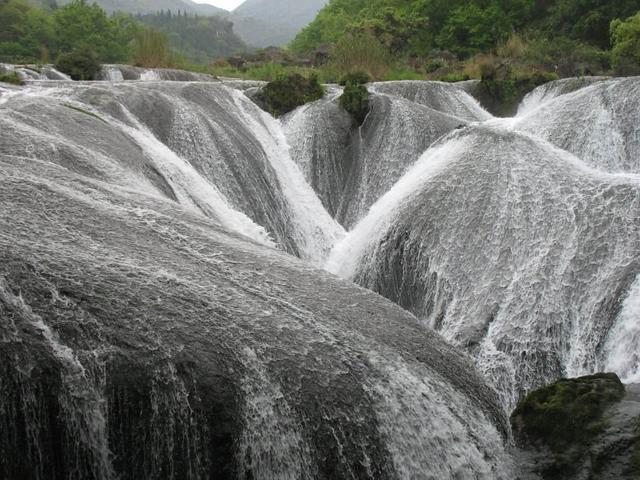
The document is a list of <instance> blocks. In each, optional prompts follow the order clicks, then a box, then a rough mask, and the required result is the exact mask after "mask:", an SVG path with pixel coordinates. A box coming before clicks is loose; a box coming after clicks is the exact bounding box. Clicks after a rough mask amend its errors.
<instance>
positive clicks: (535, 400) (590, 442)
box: [511, 373, 640, 480]
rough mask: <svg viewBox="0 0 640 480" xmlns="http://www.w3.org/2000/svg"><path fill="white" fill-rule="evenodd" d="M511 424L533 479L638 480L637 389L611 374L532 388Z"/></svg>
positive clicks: (639, 405)
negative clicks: (538, 477)
mask: <svg viewBox="0 0 640 480" xmlns="http://www.w3.org/2000/svg"><path fill="white" fill-rule="evenodd" d="M511 423H512V427H513V433H514V438H515V440H516V443H517V445H518V446H519V447H520V448H521V449H522V450H523V454H522V455H523V461H522V462H521V464H522V465H525V470H530V472H529V473H530V474H532V475H540V476H541V477H542V478H543V479H544V480H587V479H602V480H614V479H615V480H625V479H628V480H631V479H637V478H639V475H640V385H629V386H627V388H626V389H625V386H624V385H623V384H622V383H621V382H620V379H619V378H618V377H617V376H616V375H615V374H613V373H608V374H597V375H592V376H588V377H581V378H576V379H562V380H559V381H557V382H555V383H553V384H551V385H548V386H546V387H544V388H541V389H539V390H535V391H533V392H532V393H530V394H529V395H528V396H527V397H526V398H525V399H524V400H523V401H522V402H520V404H519V405H518V407H517V408H516V410H515V411H514V413H513V415H512V417H511ZM525 478H526V477H525ZM532 478H534V477H532Z"/></svg>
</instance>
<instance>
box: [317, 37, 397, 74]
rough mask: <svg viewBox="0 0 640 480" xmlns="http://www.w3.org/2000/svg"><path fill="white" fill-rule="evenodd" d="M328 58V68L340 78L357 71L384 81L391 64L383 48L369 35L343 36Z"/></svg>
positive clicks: (387, 53)
mask: <svg viewBox="0 0 640 480" xmlns="http://www.w3.org/2000/svg"><path fill="white" fill-rule="evenodd" d="M329 58H330V61H329V68H332V69H333V70H335V71H336V72H337V73H338V74H339V75H340V76H343V75H346V74H348V73H350V72H355V71H357V72H365V73H367V74H368V75H369V76H370V77H371V78H373V79H376V80H379V79H384V78H385V76H386V75H387V73H388V72H389V70H390V66H391V64H392V61H391V58H390V55H389V52H388V51H387V49H386V48H385V46H384V45H382V43H380V41H379V40H378V39H377V38H376V37H374V36H373V35H371V34H370V33H351V34H348V35H345V36H344V37H342V38H341V39H340V40H338V42H337V43H336V44H335V46H334V47H333V48H332V50H331V53H330V55H329Z"/></svg>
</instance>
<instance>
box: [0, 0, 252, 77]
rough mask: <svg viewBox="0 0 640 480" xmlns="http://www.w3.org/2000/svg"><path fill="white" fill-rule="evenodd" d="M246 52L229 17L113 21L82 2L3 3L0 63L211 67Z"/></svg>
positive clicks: (170, 14) (171, 14) (176, 15)
mask: <svg viewBox="0 0 640 480" xmlns="http://www.w3.org/2000/svg"><path fill="white" fill-rule="evenodd" d="M150 29H152V30H150ZM245 48H246V46H245V44H244V43H243V42H242V41H241V40H240V39H239V38H238V37H237V36H236V35H235V34H234V33H233V25H232V23H231V22H230V21H229V20H227V19H226V18H223V17H202V16H198V15H197V14H187V13H186V12H184V11H179V10H174V11H171V10H166V11H160V12H158V13H156V14H146V15H140V14H137V15H131V14H126V13H122V12H121V13H118V14H113V15H110V14H107V12H106V11H105V10H104V9H102V8H101V7H100V6H99V5H98V4H89V3H88V2H82V1H74V2H71V3H68V4H67V5H64V6H58V5H57V4H56V3H55V2H48V1H47V2H46V4H45V5H39V6H36V5H34V4H33V3H27V2H26V1H25V0H0V62H9V63H37V62H55V61H57V59H58V57H60V56H61V55H64V54H69V53H72V52H75V51H78V50H83V51H84V53H86V54H88V55H89V56H90V57H95V60H96V61H98V62H101V63H115V62H123V63H127V62H132V63H141V64H146V63H148V62H147V60H146V59H148V58H150V56H151V55H153V58H154V60H153V61H152V62H151V64H152V65H148V66H156V67H157V66H185V63H187V62H188V63H200V64H205V65H206V64H208V63H210V62H212V61H214V60H216V59H218V58H220V57H225V56H228V55H232V54H234V53H236V52H238V51H241V50H244V49H245ZM150 50H154V52H153V54H151V52H150ZM145 58H146V59H145Z"/></svg>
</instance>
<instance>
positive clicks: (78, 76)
mask: <svg viewBox="0 0 640 480" xmlns="http://www.w3.org/2000/svg"><path fill="white" fill-rule="evenodd" d="M56 68H57V69H58V70H60V71H61V72H62V73H66V74H67V75H69V76H70V77H71V78H72V79H73V80H93V79H94V78H95V76H96V74H97V73H98V72H99V71H100V62H98V56H97V54H96V52H95V51H94V50H93V49H92V48H91V47H88V46H84V47H81V48H79V49H77V50H74V51H72V52H70V53H65V54H63V55H60V56H59V57H58V60H57V62H56Z"/></svg>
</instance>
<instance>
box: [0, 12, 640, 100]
mask: <svg viewBox="0 0 640 480" xmlns="http://www.w3.org/2000/svg"><path fill="white" fill-rule="evenodd" d="M42 2H43V4H42V6H39V7H38V6H34V4H33V3H34V2H28V1H27V0H0V62H7V63H56V61H58V60H59V59H60V58H64V57H65V56H69V55H72V56H73V55H76V56H77V55H78V52H85V53H86V52H87V51H88V50H91V51H93V54H94V55H95V58H96V59H97V61H98V62H100V63H130V64H134V65H138V66H143V67H167V68H182V69H186V70H193V71H198V72H202V73H210V74H212V75H218V76H227V77H238V78H245V79H255V80H265V81H273V80H277V79H279V78H283V77H286V76H289V75H302V76H303V77H305V78H310V77H311V76H315V77H317V78H318V80H319V81H320V82H324V83H328V82H337V81H339V80H340V79H341V78H343V77H344V76H345V75H346V74H348V73H350V72H353V71H361V72H365V73H366V74H367V75H368V76H370V77H371V78H372V79H373V80H441V81H449V82H455V81H461V80H468V79H479V80H482V81H483V82H484V85H485V87H486V90H487V91H488V92H490V93H491V94H492V95H496V97H499V98H500V99H501V100H504V99H505V98H507V100H508V99H509V98H510V97H514V98H516V97H518V96H519V95H520V93H521V92H520V91H521V90H524V89H527V88H529V87H530V86H532V85H534V86H535V85H537V84H539V83H540V82H542V81H548V80H551V79H554V78H560V77H569V76H582V75H635V74H640V13H639V12H638V9H639V8H640V5H639V2H638V0H618V1H615V2H613V1H603V0H472V1H466V0H465V1H462V0H447V1H444V0H403V1H400V0H331V1H330V2H329V4H328V5H327V6H326V7H325V8H324V9H322V10H321V11H320V13H319V14H318V16H317V18H316V19H315V20H314V21H313V22H312V23H311V24H310V25H309V26H308V27H306V28H305V29H304V30H303V31H302V32H300V33H299V35H298V36H297V37H296V38H295V39H294V41H293V42H292V44H291V45H290V47H289V48H267V49H263V50H258V51H249V52H247V51H246V47H245V46H244V45H242V43H241V42H240V41H239V40H238V39H237V37H236V36H235V34H234V33H233V25H232V24H231V23H230V22H228V21H227V20H225V19H222V18H217V17H200V18H198V17H196V16H191V17H189V16H188V15H186V14H184V13H180V12H177V13H175V12H174V13H172V12H164V11H163V12H158V13H157V14H156V15H142V16H141V15H136V16H133V15H126V14H115V15H108V14H107V13H106V12H105V11H104V10H102V9H101V8H100V7H99V6H97V5H92V4H89V3H88V2H86V1H83V0H74V1H73V2H71V3H69V4H67V5H65V6H64V7H60V8H58V7H57V6H56V5H55V2H54V1H45V0H42ZM185 32H186V33H185ZM191 37H193V38H191ZM216 42H218V43H216ZM243 50H244V52H243V53H237V54H234V55H229V54H228V52H234V51H237V52H242V51H243ZM218 56H219V57H218ZM58 63H60V62H58Z"/></svg>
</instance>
